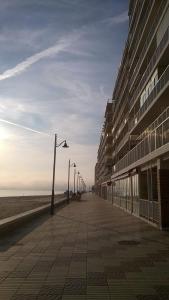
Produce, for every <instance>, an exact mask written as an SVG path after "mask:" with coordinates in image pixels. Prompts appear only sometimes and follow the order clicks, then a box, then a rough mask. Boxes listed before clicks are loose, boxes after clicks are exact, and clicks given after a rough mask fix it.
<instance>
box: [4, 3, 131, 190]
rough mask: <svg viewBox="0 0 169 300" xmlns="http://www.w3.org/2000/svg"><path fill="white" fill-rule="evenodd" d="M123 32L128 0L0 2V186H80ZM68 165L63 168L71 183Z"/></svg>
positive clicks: (92, 158) (88, 178) (90, 168)
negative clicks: (76, 173)
mask: <svg viewBox="0 0 169 300" xmlns="http://www.w3.org/2000/svg"><path fill="white" fill-rule="evenodd" d="M127 31H128V0H104V1H103V0H48V1H46V0H5V1H4V0H0V190H2V189H36V190H38V189H39V190H44V191H45V190H50V188H51V181H52V164H53V143H54V133H57V135H58V142H62V141H63V140H65V139H66V140H67V143H68V144H69V148H68V149H63V148H61V147H60V148H57V154H56V155H57V157H56V190H66V185H67V168H68V160H69V159H70V160H71V162H72V163H73V162H75V163H76V164H77V170H78V171H79V172H80V174H81V175H82V177H83V179H84V181H85V182H86V184H87V185H92V184H93V183H94V166H95V163H96V159H97V149H98V144H99V139H100V132H101V128H102V124H103V120H104V110H105V105H106V102H107V100H108V99H111V97H112V92H113V86H114V82H115V79H116V76H117V72H118V68H119V65H120V61H121V57H122V52H123V49H124V44H125V40H126V37H127ZM72 181H73V168H71V185H72Z"/></svg>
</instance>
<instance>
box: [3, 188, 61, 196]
mask: <svg viewBox="0 0 169 300" xmlns="http://www.w3.org/2000/svg"><path fill="white" fill-rule="evenodd" d="M63 193H64V191H59V190H55V195H57V194H63ZM39 195H40V196H42V195H51V190H45V191H44V190H12V189H10V190H3V189H2V190H1V189H0V197H15V196H39Z"/></svg>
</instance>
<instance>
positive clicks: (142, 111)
mask: <svg viewBox="0 0 169 300" xmlns="http://www.w3.org/2000/svg"><path fill="white" fill-rule="evenodd" d="M112 99H113V101H112V109H111V111H112V118H111V121H110V123H111V126H110V127H111V132H109V135H110V136H111V142H110V143H111V145H110V146H111V176H110V173H109V177H108V178H106V177H105V178H104V176H103V174H104V170H102V171H101V166H100V163H101V162H102V161H101V157H102V156H100V155H101V153H102V155H103V153H105V149H106V147H107V142H106V132H105V131H104V134H103V136H102V137H101V141H100V145H99V151H98V161H97V164H96V169H95V178H96V181H95V188H96V193H98V194H99V195H100V196H102V197H103V195H104V198H106V199H110V200H111V201H112V202H113V204H114V205H117V206H119V207H121V208H123V209H124V210H126V211H128V212H129V213H131V214H133V215H135V216H138V217H140V218H142V219H144V220H146V221H148V222H150V223H152V224H154V225H156V226H158V227H159V228H166V227H169V0H131V1H130V3H129V33H128V38H127V41H126V44H125V49H124V52H123V57H122V61H121V65H120V68H119V72H118V76H117V79H116V83H115V87H114V91H113V97H112ZM109 155H110V154H109ZM109 168H110V164H109ZM100 174H101V176H100ZM103 178H104V179H105V180H102V179H103ZM106 187H107V189H106ZM102 189H103V190H104V192H102ZM105 190H106V191H105Z"/></svg>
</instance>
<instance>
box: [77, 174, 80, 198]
mask: <svg viewBox="0 0 169 300" xmlns="http://www.w3.org/2000/svg"><path fill="white" fill-rule="evenodd" d="M79 175H80V172H79V171H78V172H77V179H76V180H77V181H76V188H77V194H78V191H79V187H78V185H79V182H78V181H79Z"/></svg>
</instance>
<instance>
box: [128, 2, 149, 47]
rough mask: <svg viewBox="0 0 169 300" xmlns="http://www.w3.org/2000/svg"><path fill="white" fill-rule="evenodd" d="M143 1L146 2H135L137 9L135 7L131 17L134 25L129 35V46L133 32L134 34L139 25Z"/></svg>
mask: <svg viewBox="0 0 169 300" xmlns="http://www.w3.org/2000/svg"><path fill="white" fill-rule="evenodd" d="M145 1H147V0H141V1H138V2H137V3H138V4H137V7H136V11H135V13H134V15H133V17H134V19H135V23H134V24H133V25H134V26H133V28H132V31H131V33H130V44H132V42H133V39H134V36H135V32H136V29H137V27H138V24H139V20H140V16H141V13H142V10H143V7H144V4H145Z"/></svg>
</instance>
